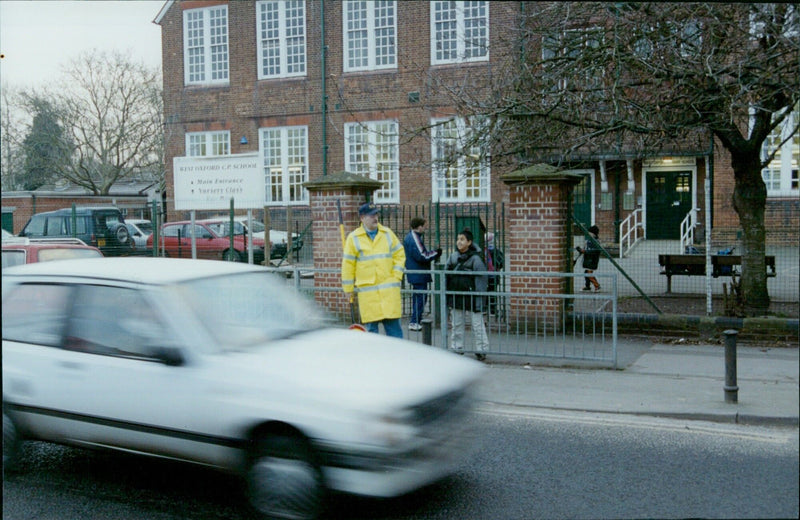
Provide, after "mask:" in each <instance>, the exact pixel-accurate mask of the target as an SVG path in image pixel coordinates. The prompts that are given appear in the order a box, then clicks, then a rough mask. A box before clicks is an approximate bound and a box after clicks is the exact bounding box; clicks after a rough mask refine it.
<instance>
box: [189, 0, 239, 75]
mask: <svg viewBox="0 0 800 520" xmlns="http://www.w3.org/2000/svg"><path fill="white" fill-rule="evenodd" d="M183 17H184V18H183V20H184V22H183V24H184V69H185V78H184V80H185V82H186V83H187V84H201V83H207V82H212V83H222V82H226V81H227V80H228V8H227V6H216V7H213V8H201V9H189V10H186V11H184V13H183Z"/></svg>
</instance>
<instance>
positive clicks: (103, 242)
mask: <svg viewBox="0 0 800 520" xmlns="http://www.w3.org/2000/svg"><path fill="white" fill-rule="evenodd" d="M104 245H106V239H105V238H98V239H97V247H103V246H104Z"/></svg>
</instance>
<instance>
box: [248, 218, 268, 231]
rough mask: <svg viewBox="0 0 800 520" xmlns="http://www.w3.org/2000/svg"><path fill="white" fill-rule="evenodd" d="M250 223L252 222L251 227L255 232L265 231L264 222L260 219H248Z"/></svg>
mask: <svg viewBox="0 0 800 520" xmlns="http://www.w3.org/2000/svg"><path fill="white" fill-rule="evenodd" d="M248 224H250V229H251V230H252V231H253V233H263V232H264V229H266V228H265V227H264V224H262V223H261V222H259V221H258V220H250V221H248Z"/></svg>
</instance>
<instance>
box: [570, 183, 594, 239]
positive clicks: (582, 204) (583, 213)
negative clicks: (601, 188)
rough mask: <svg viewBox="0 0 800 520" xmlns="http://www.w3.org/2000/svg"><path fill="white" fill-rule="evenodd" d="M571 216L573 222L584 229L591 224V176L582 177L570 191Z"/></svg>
mask: <svg viewBox="0 0 800 520" xmlns="http://www.w3.org/2000/svg"><path fill="white" fill-rule="evenodd" d="M572 214H573V215H574V216H575V220H577V221H578V222H580V223H581V224H583V225H584V226H585V227H586V228H588V227H589V226H591V225H592V224H594V222H592V221H591V220H592V176H591V175H584V176H583V180H582V181H581V182H580V183H579V184H578V185H577V186H575V188H574V189H573V190H572Z"/></svg>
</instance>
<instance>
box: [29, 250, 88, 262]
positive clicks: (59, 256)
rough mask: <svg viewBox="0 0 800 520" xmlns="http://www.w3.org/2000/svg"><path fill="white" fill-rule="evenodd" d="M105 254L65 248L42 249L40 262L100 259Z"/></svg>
mask: <svg viewBox="0 0 800 520" xmlns="http://www.w3.org/2000/svg"><path fill="white" fill-rule="evenodd" d="M102 256H103V254H102V253H101V252H100V251H96V250H94V249H78V248H69V249H67V248H63V249H57V248H53V249H40V250H39V261H40V262H49V261H51V260H69V259H71V258H99V257H102Z"/></svg>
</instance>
